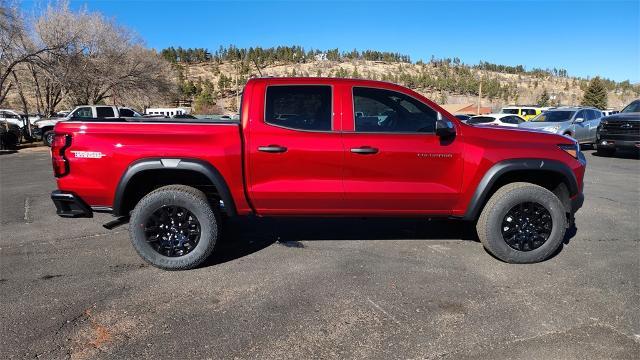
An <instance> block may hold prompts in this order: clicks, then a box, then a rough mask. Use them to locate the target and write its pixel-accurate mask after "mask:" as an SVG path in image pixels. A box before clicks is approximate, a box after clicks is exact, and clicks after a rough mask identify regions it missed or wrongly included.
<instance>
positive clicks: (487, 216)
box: [476, 182, 567, 264]
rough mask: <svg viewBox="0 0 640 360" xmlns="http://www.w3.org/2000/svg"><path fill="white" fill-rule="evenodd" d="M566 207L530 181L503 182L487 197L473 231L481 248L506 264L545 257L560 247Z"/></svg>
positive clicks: (533, 261) (531, 261)
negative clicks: (475, 231) (487, 199)
mask: <svg viewBox="0 0 640 360" xmlns="http://www.w3.org/2000/svg"><path fill="white" fill-rule="evenodd" d="M566 226H567V217H566V210H565V208H564V206H563V205H562V202H561V201H560V199H558V197H557V196H556V195H555V194H553V193H552V192H551V191H549V190H547V189H545V188H543V187H541V186H538V185H534V184H531V183H523V182H517V183H511V184H507V185H505V186H503V187H501V188H500V189H498V191H496V193H495V194H493V196H492V197H491V199H489V201H488V202H487V204H486V205H485V207H484V209H483V210H482V213H481V214H480V218H479V219H478V224H477V225H476V230H477V231H478V237H479V238H480V241H481V242H482V244H483V245H484V247H485V248H486V249H487V250H488V251H489V252H490V253H491V254H493V255H494V256H496V257H497V258H498V259H500V260H503V261H506V262H508V263H516V264H525V263H535V262H539V261H543V260H546V259H548V258H549V257H550V256H551V255H553V254H554V253H555V251H556V250H557V249H558V247H560V245H561V244H562V241H563V240H564V234H565V230H566Z"/></svg>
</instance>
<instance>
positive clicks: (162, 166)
mask: <svg viewBox="0 0 640 360" xmlns="http://www.w3.org/2000/svg"><path fill="white" fill-rule="evenodd" d="M148 170H168V171H171V170H190V171H195V172H198V173H201V174H202V175H204V176H206V177H207V179H209V181H211V183H212V184H213V185H214V186H215V187H216V189H217V190H218V194H219V195H220V199H222V201H224V211H225V212H226V213H227V215H229V216H235V215H237V211H236V206H235V203H234V201H233V197H232V196H231V192H230V191H229V187H228V186H227V183H226V181H225V180H224V178H223V177H222V175H221V174H220V172H219V171H218V169H216V168H215V167H214V166H213V165H211V164H210V163H208V162H205V161H202V160H198V159H189V158H148V159H140V160H137V161H135V162H133V163H132V164H131V165H129V167H128V168H127V170H126V171H125V172H124V174H123V175H122V177H121V178H120V181H119V182H118V186H117V187H116V193H115V195H114V199H113V215H114V216H124V215H128V214H122V211H123V209H122V206H123V203H124V194H125V191H126V189H127V186H128V185H129V182H130V181H131V179H132V178H133V177H134V176H135V175H137V174H140V173H141V172H144V171H148Z"/></svg>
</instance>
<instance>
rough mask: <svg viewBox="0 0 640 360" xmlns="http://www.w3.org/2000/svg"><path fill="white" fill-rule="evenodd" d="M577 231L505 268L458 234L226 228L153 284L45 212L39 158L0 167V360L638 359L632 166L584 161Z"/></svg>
mask: <svg viewBox="0 0 640 360" xmlns="http://www.w3.org/2000/svg"><path fill="white" fill-rule="evenodd" d="M587 159H588V161H589V167H588V171H587V176H586V191H585V192H586V203H585V207H584V208H583V209H582V210H581V212H580V213H579V214H578V216H577V233H576V234H575V236H573V237H572V238H571V239H570V240H569V242H568V244H567V245H565V246H564V249H563V250H562V251H561V252H560V253H559V254H558V255H557V256H555V257H554V258H552V259H551V260H548V261H546V262H544V263H541V264H535V265H509V264H505V263H502V262H500V261H498V260H496V259H494V258H492V257H491V256H490V255H488V254H487V253H486V252H485V251H484V250H483V248H482V246H481V245H480V244H479V243H478V242H476V241H475V240H473V236H470V234H469V231H468V229H467V228H464V227H463V226H461V224H459V223H455V222H442V221H427V220H401V219H390V220H389V219H368V220H364V219H324V220H300V219H298V220H290V219H280V220H272V219H271V220H270V219H242V220H235V221H233V222H232V223H231V224H229V226H228V228H227V230H226V231H225V235H224V241H223V242H222V243H220V244H219V246H218V249H217V251H218V252H217V254H216V255H215V256H214V257H213V258H212V259H211V261H210V263H209V264H208V266H206V267H204V268H201V269H197V270H193V271H188V272H166V271H161V270H157V269H155V268H152V267H149V266H147V265H146V264H145V263H143V262H142V261H141V260H140V259H139V258H138V256H137V255H136V254H135V253H134V250H133V249H132V247H131V245H130V244H129V240H128V237H127V232H126V228H124V227H121V228H117V229H116V230H114V231H111V232H110V231H107V230H105V229H103V228H102V227H101V224H102V223H104V222H106V221H108V220H110V219H109V217H108V216H106V215H101V216H98V217H96V218H94V219H83V220H67V219H60V218H58V217H56V216H55V215H54V209H53V205H52V204H51V202H50V200H49V198H48V196H49V192H50V191H51V190H52V189H53V188H54V181H53V178H52V176H51V166H50V163H49V162H50V161H49V158H48V152H47V150H46V149H44V148H35V149H28V150H24V151H21V152H20V153H16V154H9V155H0V169H1V170H0V172H1V175H0V180H1V182H0V192H1V198H0V204H1V205H0V215H1V219H0V227H1V237H0V255H1V263H0V300H1V302H2V306H1V307H0V315H1V319H0V320H1V324H2V331H1V333H0V353H2V354H3V355H2V356H3V357H5V358H34V357H42V358H50V359H59V358H65V357H71V358H76V359H83V358H94V357H99V358H214V359H215V358H240V359H244V358H259V359H302V358H322V359H342V358H359V359H390V358H406V359H432V358H438V359H440V358H444V359H459V358H460V359H476V358H491V359H510V358H538V359H550V358H568V359H570V358H592V359H600V358H619V359H632V358H638V356H639V354H640V309H639V305H640V292H639V285H640V276H639V275H640V263H639V260H638V259H639V257H638V255H639V246H638V245H639V244H640V243H639V241H640V225H639V223H638V219H639V218H640V213H639V209H640V161H637V160H635V159H633V158H630V157H627V158H601V157H597V156H595V155H594V154H593V152H592V151H588V152H587Z"/></svg>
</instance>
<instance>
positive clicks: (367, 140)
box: [51, 78, 586, 270]
mask: <svg viewBox="0 0 640 360" xmlns="http://www.w3.org/2000/svg"><path fill="white" fill-rule="evenodd" d="M240 109H241V112H240V120H239V121H219V120H218V121H214V120H206V119H204V120H203V119H198V120H193V121H186V120H185V121H180V122H176V121H174V120H172V119H141V120H137V119H131V118H129V119H123V118H114V119H113V120H111V121H109V120H106V121H105V119H89V118H87V119H78V118H73V119H70V120H68V121H63V122H60V123H58V124H57V125H56V127H55V137H54V140H53V145H52V151H51V152H52V162H53V169H54V174H55V176H56V178H57V185H58V190H55V191H54V192H53V193H52V199H53V202H54V203H55V205H56V207H57V213H58V214H59V215H60V216H62V217H91V216H92V215H93V213H94V212H108V213H111V214H113V215H114V216H115V217H116V219H115V220H114V221H112V222H110V223H108V224H105V227H107V228H113V227H115V226H117V225H120V224H123V223H126V222H129V224H130V225H129V231H130V237H131V241H132V243H133V246H134V248H135V249H136V250H137V252H138V253H139V254H140V256H141V257H142V258H143V259H144V260H145V261H147V262H149V263H150V264H152V265H154V266H157V267H160V268H163V269H171V270H177V269H189V268H193V267H197V266H198V265H200V264H201V263H202V262H203V261H204V260H205V259H206V258H207V257H208V256H209V255H210V254H211V253H212V252H213V251H214V248H215V244H216V241H217V239H218V236H219V234H220V229H221V227H222V226H223V224H224V218H225V217H227V216H243V215H249V214H255V215H257V216H289V217H290V216H313V217H325V216H358V217H363V216H364V217H366V216H403V217H445V218H452V219H459V220H462V221H470V222H476V229H477V232H478V236H479V238H480V240H481V241H482V244H483V245H484V246H485V247H486V249H488V251H489V252H491V253H492V254H493V255H495V256H496V257H497V258H499V259H501V260H503V261H506V262H510V263H532V262H538V261H542V260H545V259H547V258H548V257H550V256H551V255H552V254H553V253H554V252H555V251H557V249H558V248H559V247H560V246H561V244H562V242H563V239H564V235H565V231H566V228H567V227H569V226H571V224H572V223H573V215H574V213H575V212H576V211H577V209H578V208H579V207H580V206H581V205H582V201H583V195H582V189H583V176H584V172H585V166H586V161H585V158H584V156H583V154H582V153H581V152H580V148H579V145H578V144H577V143H576V141H575V140H573V139H571V138H569V137H566V136H562V135H556V134H549V133H542V132H534V131H527V130H520V129H515V128H497V127H479V126H478V127H477V126H473V125H466V124H464V123H462V122H461V121H460V120H458V119H456V118H455V117H454V116H453V115H451V114H449V113H447V112H446V111H445V110H443V109H442V108H441V107H440V106H438V105H436V104H435V103H433V102H432V101H430V100H429V99H427V98H425V97H423V96H422V95H420V94H418V93H416V92H414V91H411V90H409V89H406V88H404V87H401V86H397V85H394V84H390V83H385V82H378V81H368V80H351V79H332V78H331V79H325V78H259V79H251V80H249V81H248V83H247V85H246V87H245V89H244V92H243V96H242V103H241V107H240Z"/></svg>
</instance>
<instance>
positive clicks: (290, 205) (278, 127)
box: [245, 81, 344, 215]
mask: <svg viewBox="0 0 640 360" xmlns="http://www.w3.org/2000/svg"><path fill="white" fill-rule="evenodd" d="M333 92H334V91H333V86H331V85H329V84H326V85H323V84H322V83H320V84H319V85H289V84H282V83H280V82H277V81H274V82H273V83H272V82H269V81H267V82H262V83H260V84H258V85H256V86H255V87H254V88H253V95H252V97H251V103H250V107H251V110H250V119H249V131H248V132H246V134H247V136H246V141H247V144H246V146H245V149H246V151H247V157H248V162H249V163H248V165H249V166H248V167H246V169H247V175H248V176H247V179H248V182H249V184H248V190H249V194H250V195H249V196H250V198H251V202H252V205H253V207H254V208H255V209H256V211H257V212H258V213H259V214H263V215H278V214H287V215H291V214H300V215H304V214H335V213H339V212H340V209H342V208H343V206H344V187H343V183H342V169H343V165H344V158H343V145H342V138H341V135H340V132H339V128H338V127H339V126H340V122H339V116H337V115H336V114H335V113H334V111H333V109H334V107H335V104H334V102H335V100H334V98H335V97H334V96H333ZM245 95H246V94H245ZM337 117H338V118H337Z"/></svg>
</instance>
